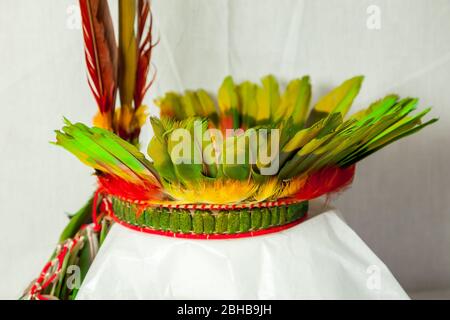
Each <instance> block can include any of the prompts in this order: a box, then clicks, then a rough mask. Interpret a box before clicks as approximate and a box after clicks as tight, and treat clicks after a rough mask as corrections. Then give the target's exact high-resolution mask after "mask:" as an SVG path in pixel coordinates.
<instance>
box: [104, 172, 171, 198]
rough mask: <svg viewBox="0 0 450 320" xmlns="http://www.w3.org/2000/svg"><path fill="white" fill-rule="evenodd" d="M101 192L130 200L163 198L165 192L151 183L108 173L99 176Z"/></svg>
mask: <svg viewBox="0 0 450 320" xmlns="http://www.w3.org/2000/svg"><path fill="white" fill-rule="evenodd" d="M98 184H99V190H100V192H104V193H107V194H110V195H113V196H117V197H120V198H124V199H127V200H130V201H147V200H156V199H159V200H160V199H162V198H163V193H162V192H161V189H160V188H159V187H158V186H155V185H153V184H150V183H146V184H144V185H138V184H133V183H129V182H127V181H125V180H123V179H121V178H118V177H114V176H112V175H108V174H102V175H99V176H98Z"/></svg>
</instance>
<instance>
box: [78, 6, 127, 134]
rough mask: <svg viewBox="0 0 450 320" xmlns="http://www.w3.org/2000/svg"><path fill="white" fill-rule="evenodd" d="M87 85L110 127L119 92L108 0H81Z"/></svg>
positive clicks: (105, 122)
mask: <svg viewBox="0 0 450 320" xmlns="http://www.w3.org/2000/svg"><path fill="white" fill-rule="evenodd" d="M79 1H80V11H81V18H82V25H83V37H84V44H85V58H86V64H87V69H88V84H89V87H90V88H91V91H92V93H93V95H94V98H95V100H96V102H97V105H98V108H99V111H100V114H101V116H102V118H103V119H104V121H103V126H104V127H108V128H110V127H111V125H112V115H113V111H114V107H115V101H116V93H117V66H118V52H117V44H116V40H115V36H114V27H113V23H112V19H111V14H110V12H109V7H108V2H107V0H79Z"/></svg>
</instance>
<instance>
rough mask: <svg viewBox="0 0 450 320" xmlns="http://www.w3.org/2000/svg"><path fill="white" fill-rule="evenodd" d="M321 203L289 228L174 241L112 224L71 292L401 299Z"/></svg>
mask: <svg viewBox="0 0 450 320" xmlns="http://www.w3.org/2000/svg"><path fill="white" fill-rule="evenodd" d="M320 208H321V207H320V205H319V204H318V203H317V202H315V203H313V205H312V209H311V215H312V216H314V217H312V218H310V219H309V220H307V221H305V222H303V223H301V224H300V225H298V226H296V227H293V228H290V229H288V230H285V231H282V232H279V233H274V234H269V235H265V236H258V237H254V238H243V239H231V240H191V239H176V238H169V237H163V236H157V235H150V234H144V233H140V232H136V231H133V230H130V229H127V228H125V227H123V226H121V225H118V224H116V225H114V226H113V227H112V229H111V231H110V233H109V235H108V237H107V239H106V240H105V242H104V244H103V246H102V247H101V249H100V252H99V253H98V256H97V257H96V259H95V261H94V263H93V265H92V266H91V268H90V269H89V272H88V274H87V276H86V278H85V281H84V282H83V284H82V286H81V288H80V291H79V293H78V297H77V298H78V299H407V298H408V296H407V295H406V293H405V292H404V291H403V289H402V288H401V287H400V285H399V284H398V283H397V281H396V280H395V279H394V277H393V276H392V274H391V273H390V272H389V270H388V269H387V268H386V266H385V265H384V264H383V262H382V261H380V259H378V258H377V257H376V256H375V254H374V253H373V252H372V251H371V250H370V249H369V248H368V247H367V246H366V245H365V244H364V242H363V241H362V240H361V239H360V238H359V237H358V236H357V235H356V234H355V232H353V230H352V229H351V228H350V227H349V226H348V225H347V224H346V223H345V222H344V221H343V220H342V219H341V218H340V215H339V212H338V211H336V210H334V209H322V210H321V209H320ZM322 208H323V207H322ZM320 211H323V212H322V213H320Z"/></svg>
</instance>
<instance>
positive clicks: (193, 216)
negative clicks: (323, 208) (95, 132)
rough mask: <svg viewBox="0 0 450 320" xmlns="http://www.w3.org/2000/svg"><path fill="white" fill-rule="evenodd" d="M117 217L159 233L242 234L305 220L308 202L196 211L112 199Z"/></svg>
mask: <svg viewBox="0 0 450 320" xmlns="http://www.w3.org/2000/svg"><path fill="white" fill-rule="evenodd" d="M111 202H112V209H113V211H114V215H115V216H116V218H117V219H118V220H120V221H123V222H125V223H126V224H128V225H131V226H135V227H139V228H143V229H150V230H155V231H158V230H160V231H168V232H172V233H183V234H195V235H214V234H216V235H221V234H239V233H246V232H252V231H260V230H264V229H269V228H273V227H279V226H283V225H287V224H290V223H293V222H294V221H297V220H299V219H302V218H304V217H305V216H306V214H307V212H308V201H302V202H298V203H291V204H286V205H279V206H272V207H253V208H242V209H233V210H204V209H202V210H192V209H190V210H189V209H184V208H164V207H158V206H153V207H146V208H144V209H143V208H142V207H141V206H139V205H137V204H134V203H131V202H128V201H124V200H120V199H118V198H116V197H111Z"/></svg>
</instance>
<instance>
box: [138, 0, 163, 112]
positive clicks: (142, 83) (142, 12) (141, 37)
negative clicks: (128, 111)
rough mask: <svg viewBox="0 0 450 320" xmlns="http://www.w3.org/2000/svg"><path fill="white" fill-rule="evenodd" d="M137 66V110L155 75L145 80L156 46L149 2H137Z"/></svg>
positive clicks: (140, 0) (145, 0) (141, 0)
mask: <svg viewBox="0 0 450 320" xmlns="http://www.w3.org/2000/svg"><path fill="white" fill-rule="evenodd" d="M137 23H138V32H137V43H138V45H139V48H138V66H137V72H136V85H135V91H134V105H135V108H138V107H139V106H140V105H141V104H142V101H143V100H144V96H145V94H146V93H147V91H148V89H149V88H150V86H151V85H152V83H153V81H154V79H155V75H153V77H152V79H151V80H150V81H148V80H147V76H148V73H149V71H150V61H151V57H152V51H153V48H154V47H155V46H156V45H157V42H156V43H153V37H152V29H153V17H152V13H151V9H150V0H139V3H138V22H137Z"/></svg>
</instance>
